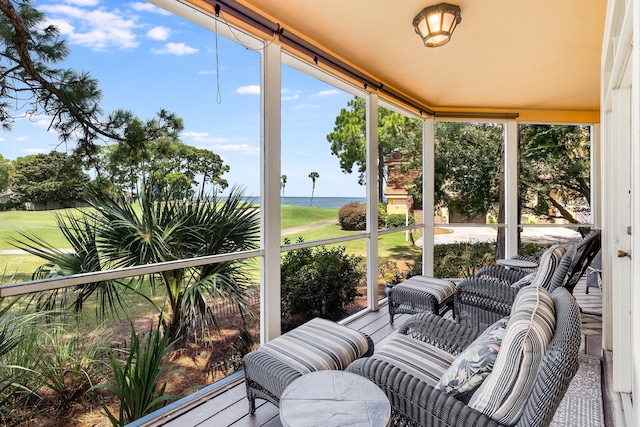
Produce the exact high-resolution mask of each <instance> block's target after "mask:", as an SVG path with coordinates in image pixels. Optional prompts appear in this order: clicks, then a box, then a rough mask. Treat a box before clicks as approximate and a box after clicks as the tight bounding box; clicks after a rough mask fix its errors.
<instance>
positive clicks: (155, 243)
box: [13, 187, 260, 341]
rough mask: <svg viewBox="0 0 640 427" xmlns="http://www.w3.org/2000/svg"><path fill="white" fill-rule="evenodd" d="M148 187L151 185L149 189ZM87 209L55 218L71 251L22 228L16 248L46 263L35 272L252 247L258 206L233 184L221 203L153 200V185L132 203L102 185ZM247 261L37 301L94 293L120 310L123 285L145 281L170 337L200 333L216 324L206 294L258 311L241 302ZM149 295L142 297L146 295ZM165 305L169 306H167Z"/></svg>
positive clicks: (76, 302)
mask: <svg viewBox="0 0 640 427" xmlns="http://www.w3.org/2000/svg"><path fill="white" fill-rule="evenodd" d="M149 188H151V187H149ZM89 203H90V204H91V206H92V207H93V209H92V210H85V211H82V212H83V213H82V215H81V216H80V217H79V218H74V217H73V216H66V217H61V216H59V217H58V226H59V227H60V229H61V231H62V232H63V234H64V235H65V237H66V239H67V240H68V241H69V243H70V244H71V246H72V248H73V251H71V252H70V253H68V252H61V251H60V250H58V249H56V248H54V247H53V246H51V245H49V244H47V243H46V242H44V241H42V239H40V238H38V237H37V236H35V235H29V234H26V233H22V237H23V239H24V240H23V241H18V240H15V241H13V244H14V246H16V247H19V248H21V249H24V250H26V251H27V252H30V253H32V254H34V255H37V256H39V257H41V258H43V259H46V260H47V261H49V262H48V263H47V264H45V265H44V266H43V267H42V268H40V269H39V270H38V271H37V272H36V274H39V275H40V277H42V276H43V275H47V276H49V277H51V276H54V275H60V274H63V275H70V274H76V273H80V272H88V271H100V270H107V269H114V268H126V267H131V266H136V265H145V264H153V263H159V262H166V261H173V260H179V259H185V258H197V257H202V256H207V255H216V254H223V253H230V252H238V251H246V250H252V249H256V248H257V247H258V246H259V238H260V237H259V231H260V220H259V212H258V210H256V209H254V208H253V207H252V205H251V204H250V203H249V202H248V201H247V200H245V199H244V194H243V191H242V190H240V189H238V188H232V189H231V191H230V194H229V197H228V198H227V199H226V200H224V201H219V200H218V198H217V197H216V195H215V194H214V195H213V197H212V198H211V199H210V200H207V199H204V200H200V199H197V200H166V199H164V198H162V199H161V201H158V202H154V200H153V199H152V197H151V190H148V191H144V192H143V193H142V195H141V197H140V206H139V207H136V206H134V205H132V204H131V203H129V202H128V201H127V199H126V197H125V196H124V195H123V194H120V195H119V196H118V197H116V198H112V197H110V196H109V195H108V194H106V193H105V192H103V191H102V190H97V189H94V190H92V191H91V196H90V200H89ZM244 266H245V262H242V261H240V262H238V261H235V262H230V261H229V262H219V263H215V264H210V265H206V266H201V267H189V268H183V269H176V270H170V271H165V272H161V273H157V274H154V275H151V276H149V277H147V278H146V279H147V280H143V279H144V278H143V277H139V278H137V279H130V280H129V281H127V282H123V281H117V282H116V281H109V282H101V283H96V284H91V285H86V286H79V287H76V288H67V289H60V290H57V291H53V292H52V293H46V294H42V295H41V296H40V298H39V299H38V300H37V302H38V304H40V305H41V306H45V307H60V308H65V307H66V306H69V305H71V306H73V307H74V308H75V309H76V310H77V311H80V310H81V309H82V302H83V301H86V299H87V298H89V297H90V296H91V295H93V294H97V295H98V297H99V302H100V305H101V309H102V310H103V313H104V311H106V310H107V309H117V308H118V306H120V305H121V301H120V298H121V293H122V291H123V290H124V289H128V290H133V291H134V292H137V293H138V294H140V295H142V289H141V287H143V286H150V287H151V288H152V289H155V288H158V287H160V288H163V289H164V291H165V292H164V294H165V295H166V297H165V298H166V301H165V303H164V304H160V305H157V307H158V309H159V311H160V314H161V319H162V321H163V323H164V325H165V327H167V328H168V330H169V332H170V340H171V341H173V339H175V338H178V337H182V338H186V337H188V336H194V338H195V339H197V338H198V336H199V334H197V332H198V328H200V331H201V332H202V336H203V337H204V332H205V331H206V326H208V325H214V326H217V321H216V318H215V315H214V312H213V310H212V309H211V307H210V306H209V305H208V299H209V298H216V297H217V298H224V299H226V300H229V301H233V303H235V304H236V305H237V306H238V307H239V309H240V312H241V313H243V315H245V314H250V315H251V314H255V310H253V309H252V307H251V306H249V305H248V304H247V302H246V300H247V298H246V297H247V290H248V286H249V284H250V283H251V282H250V278H249V277H248V275H247V273H246V268H243V267H244ZM145 298H146V297H145ZM167 307H168V308H167Z"/></svg>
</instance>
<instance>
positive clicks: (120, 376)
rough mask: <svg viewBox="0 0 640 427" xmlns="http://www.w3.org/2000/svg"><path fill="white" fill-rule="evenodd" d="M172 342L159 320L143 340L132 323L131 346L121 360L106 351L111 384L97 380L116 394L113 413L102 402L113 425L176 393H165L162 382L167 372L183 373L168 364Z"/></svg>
mask: <svg viewBox="0 0 640 427" xmlns="http://www.w3.org/2000/svg"><path fill="white" fill-rule="evenodd" d="M174 344H175V341H174V342H171V343H169V333H162V331H161V327H160V324H158V326H157V327H156V328H155V329H152V330H151V331H149V332H147V333H146V334H145V335H144V336H143V337H142V340H140V339H139V338H138V336H137V335H136V330H135V327H134V326H133V323H131V346H130V348H129V353H128V355H127V358H126V359H125V360H124V361H122V362H121V361H120V360H118V358H116V356H115V355H114V353H113V352H109V365H110V366H111V370H112V374H113V379H112V381H113V382H112V383H110V384H98V385H97V386H95V387H94V388H104V389H106V390H109V391H110V392H112V393H113V394H115V395H116V397H117V398H118V400H119V401H120V411H119V413H118V414H117V415H118V416H117V417H116V416H115V415H114V414H112V413H111V411H109V409H108V408H107V407H106V406H105V407H103V410H104V411H105V413H106V414H107V416H108V417H109V420H110V421H111V424H113V425H114V426H123V425H125V424H128V423H130V422H132V421H135V420H137V419H139V418H141V417H143V416H145V415H147V414H150V413H151V412H154V411H156V410H157V409H160V408H162V407H163V406H164V405H165V404H166V403H167V402H168V401H169V400H175V399H177V398H178V397H179V396H172V395H165V394H164V393H165V389H166V387H167V383H166V382H164V383H162V384H161V381H162V380H163V379H166V376H167V375H171V374H179V375H182V376H185V377H186V375H185V374H184V373H182V372H180V371H177V370H175V369H174V368H173V366H172V365H170V364H169V356H170V355H171V351H172V350H173V346H174Z"/></svg>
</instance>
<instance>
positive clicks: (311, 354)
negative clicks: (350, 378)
mask: <svg viewBox="0 0 640 427" xmlns="http://www.w3.org/2000/svg"><path fill="white" fill-rule="evenodd" d="M368 349H369V343H368V342H367V338H366V336H365V335H364V334H362V333H360V332H358V331H355V330H353V329H351V328H348V327H346V326H342V325H339V324H337V323H335V322H332V321H330V320H326V319H321V318H319V317H316V318H315V319H312V320H309V321H308V322H307V323H305V324H303V325H300V326H298V327H297V328H295V329H293V330H291V331H289V332H287V333H286V334H284V335H281V336H279V337H278V338H276V339H274V340H273V341H270V342H268V343H266V344H264V345H262V346H260V348H258V351H264V352H267V353H269V354H270V355H272V356H273V357H275V358H276V359H278V360H280V361H282V362H283V363H286V364H287V365H289V366H291V367H292V368H293V369H295V370H296V371H298V372H300V373H301V374H308V373H309V372H314V371H321V370H343V369H344V368H346V367H347V365H349V363H351V362H353V361H354V360H356V359H357V358H359V357H360V356H362V355H363V354H365V353H366V352H367V350H368Z"/></svg>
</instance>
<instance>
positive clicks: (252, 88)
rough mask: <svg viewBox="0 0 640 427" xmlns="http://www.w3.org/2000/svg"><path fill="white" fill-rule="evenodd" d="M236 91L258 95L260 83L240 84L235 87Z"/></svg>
mask: <svg viewBox="0 0 640 427" xmlns="http://www.w3.org/2000/svg"><path fill="white" fill-rule="evenodd" d="M236 93H240V94H242V95H260V85H248V86H240V87H239V88H238V89H236Z"/></svg>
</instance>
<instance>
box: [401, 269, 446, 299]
mask: <svg viewBox="0 0 640 427" xmlns="http://www.w3.org/2000/svg"><path fill="white" fill-rule="evenodd" d="M396 288H397V289H400V288H406V289H413V290H415V291H421V292H425V293H428V294H431V295H433V296H434V298H435V299H436V300H438V303H439V304H441V303H442V301H444V300H445V299H447V298H449V297H450V296H451V295H453V292H454V291H455V290H456V285H455V283H453V282H452V281H450V280H444V279H437V278H435V277H429V276H412V277H410V278H408V279H407V280H405V281H404V282H402V283H400V284H398V285H396V286H395V287H394V290H395V289H396Z"/></svg>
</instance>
